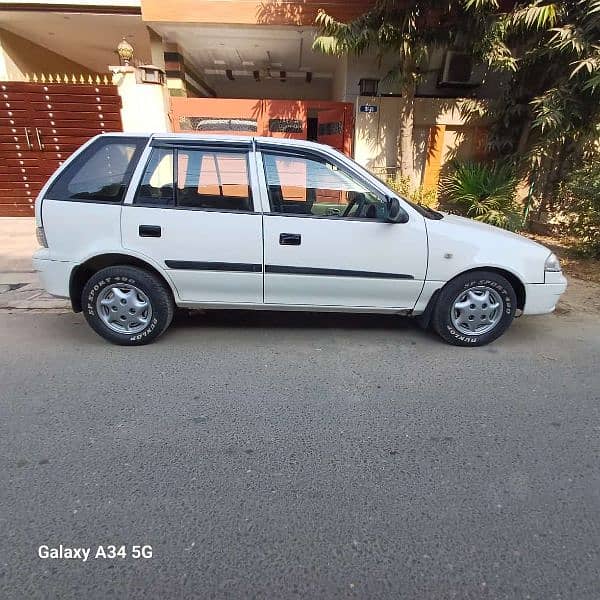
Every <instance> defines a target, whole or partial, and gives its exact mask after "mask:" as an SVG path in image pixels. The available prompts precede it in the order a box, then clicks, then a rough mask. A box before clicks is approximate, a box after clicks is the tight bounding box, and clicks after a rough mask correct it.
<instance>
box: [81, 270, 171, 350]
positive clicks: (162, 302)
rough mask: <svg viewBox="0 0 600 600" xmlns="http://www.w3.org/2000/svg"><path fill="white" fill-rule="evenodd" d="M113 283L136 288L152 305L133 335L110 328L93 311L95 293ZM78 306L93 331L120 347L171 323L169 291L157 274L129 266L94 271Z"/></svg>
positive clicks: (140, 341) (145, 340)
mask: <svg viewBox="0 0 600 600" xmlns="http://www.w3.org/2000/svg"><path fill="white" fill-rule="evenodd" d="M117 282H121V283H123V284H124V285H125V286H127V285H133V286H135V287H136V288H138V290H140V291H141V292H143V294H145V295H146V296H147V299H148V300H149V302H150V306H151V308H152V314H151V316H150V319H149V322H148V324H147V325H146V327H145V328H144V329H142V330H139V331H136V332H135V333H134V334H132V333H130V332H118V331H114V330H112V329H111V328H110V327H109V326H108V325H107V324H106V323H105V322H104V321H103V320H102V318H101V317H100V316H99V315H98V312H97V307H96V303H97V298H98V295H99V294H101V293H102V291H103V290H105V289H106V288H107V287H110V286H114V284H115V283H117ZM81 306H82V308H83V314H84V315H85V318H86V320H87V322H88V323H89V325H90V327H91V328H92V329H93V330H94V331H95V332H96V333H98V334H99V335H101V336H102V337H103V338H104V339H106V340H108V341H109V342H113V343H114V344H119V345H122V346H141V345H143V344H148V343H150V342H152V341H153V340H155V339H156V338H157V337H159V336H160V335H162V334H163V333H164V332H165V330H166V329H167V327H168V326H169V325H170V324H171V321H172V319H173V313H174V308H175V307H174V302H173V296H172V294H171V290H170V289H169V288H168V286H167V285H166V284H165V283H164V282H163V281H162V280H161V279H160V278H159V277H157V276H156V275H155V274H154V273H151V272H149V271H146V270H144V269H140V268H139V267H132V266H129V265H120V266H115V267H106V268H105V269H101V270H100V271H98V272H97V273H94V274H93V275H92V276H91V277H90V278H89V280H88V281H87V283H86V284H85V286H84V288H83V292H82V294H81Z"/></svg>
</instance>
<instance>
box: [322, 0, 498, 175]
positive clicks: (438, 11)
mask: <svg viewBox="0 0 600 600" xmlns="http://www.w3.org/2000/svg"><path fill="white" fill-rule="evenodd" d="M469 4H473V5H470V6H468V5H469ZM478 4H479V2H478V1H476V2H474V3H469V2H465V1H463V2H450V1H445V2H444V1H435V0H433V1H432V0H430V1H425V2H422V1H415V0H410V1H406V0H376V2H375V4H374V5H373V6H372V7H371V8H369V9H368V10H366V12H365V13H364V14H363V15H362V16H360V17H359V18H357V19H355V20H354V21H352V22H350V23H342V22H340V21H337V20H335V19H334V18H333V17H331V16H330V15H328V14H326V13H325V12H321V13H319V15H318V16H317V25H318V27H319V30H320V31H319V36H318V37H317V38H316V40H315V42H314V45H313V47H314V48H315V49H316V50H320V51H321V52H324V53H327V54H334V55H345V54H354V55H360V54H363V53H365V52H369V51H373V52H376V53H377V54H378V56H379V57H380V58H382V57H383V56H384V55H389V56H391V57H392V58H393V60H394V67H393V68H392V69H391V70H390V72H389V73H388V78H390V79H394V80H396V81H397V82H398V84H399V86H400V89H401V91H402V97H403V103H402V109H401V114H400V115H399V117H400V136H399V166H400V173H401V175H402V176H404V177H407V176H408V177H412V175H413V168H414V164H413V162H414V161H413V152H414V150H413V148H414V141H413V124H414V98H415V92H416V87H417V84H418V82H419V80H420V79H421V77H422V74H421V70H422V67H423V65H424V64H426V61H427V57H428V55H429V53H430V52H431V50H432V49H434V48H436V47H448V46H453V47H455V48H457V49H458V48H459V47H460V48H461V49H465V50H466V49H469V48H470V47H471V46H472V45H473V43H474V42H475V41H476V40H478V39H480V35H481V32H482V31H483V26H484V24H485V17H486V16H487V14H488V13H489V12H490V11H492V10H494V8H493V7H490V6H488V5H487V3H486V2H483V5H482V6H481V7H480V6H479V5H478Z"/></svg>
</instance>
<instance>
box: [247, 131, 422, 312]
mask: <svg viewBox="0 0 600 600" xmlns="http://www.w3.org/2000/svg"><path fill="white" fill-rule="evenodd" d="M259 149H260V152H259V153H258V154H257V160H258V164H259V171H260V173H261V178H262V186H263V191H264V194H263V195H264V197H265V198H267V199H268V203H269V212H267V213H266V214H265V216H264V244H265V250H264V254H265V303H267V304H282V305H309V306H320V307H350V308H361V307H365V308H386V309H387V308H396V309H411V308H413V307H414V305H415V303H416V300H417V298H418V296H419V294H420V292H421V289H422V287H423V281H424V279H425V272H426V268H427V237H426V231H425V223H424V220H423V217H421V216H420V215H418V214H416V212H415V211H410V214H409V218H408V221H407V222H406V223H388V222H386V221H385V209H386V198H385V195H384V194H382V193H381V192H380V191H378V190H377V189H376V187H375V186H373V184H372V183H371V184H369V182H368V181H367V179H366V178H364V177H363V178H361V176H360V174H359V172H358V171H355V170H354V169H350V168H349V167H348V166H347V165H345V164H344V160H341V159H337V158H336V157H335V155H334V154H335V153H334V152H333V151H332V152H331V153H330V152H327V153H320V152H318V151H313V150H300V151H297V150H292V149H290V148H288V149H287V150H284V149H282V147H281V146H274V145H269V144H266V143H265V144H262V145H260V146H259Z"/></svg>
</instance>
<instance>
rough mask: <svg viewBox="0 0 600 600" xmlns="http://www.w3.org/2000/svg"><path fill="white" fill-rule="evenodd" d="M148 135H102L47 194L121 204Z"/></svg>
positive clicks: (66, 170) (69, 166)
mask: <svg viewBox="0 0 600 600" xmlns="http://www.w3.org/2000/svg"><path fill="white" fill-rule="evenodd" d="M147 142H148V140H147V138H141V137H140V138H125V137H116V136H115V137H109V136H107V137H101V138H99V139H98V140H96V141H95V142H93V143H92V144H91V145H90V146H88V147H87V148H86V149H85V150H84V151H83V152H82V153H81V155H79V156H78V157H76V159H75V160H74V161H73V162H72V163H71V164H69V165H68V166H67V168H66V169H65V170H64V171H63V172H62V173H61V174H60V175H59V176H58V179H56V181H55V182H54V183H53V184H52V185H51V186H50V188H49V190H48V193H47V194H46V197H47V198H49V199H55V200H80V201H87V202H109V203H114V204H119V203H120V202H121V201H122V200H123V197H124V195H125V191H126V190H127V186H128V185H129V180H130V178H131V175H132V173H133V170H134V169H135V165H136V163H137V161H138V159H139V155H140V154H141V152H142V150H143V149H144V146H145V145H146V143H147Z"/></svg>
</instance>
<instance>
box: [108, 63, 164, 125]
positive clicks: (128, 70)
mask: <svg viewBox="0 0 600 600" xmlns="http://www.w3.org/2000/svg"><path fill="white" fill-rule="evenodd" d="M109 70H110V71H111V73H112V80H113V84H114V85H116V86H117V88H118V91H119V95H120V96H121V101H122V103H123V107H122V108H121V120H122V122H123V131H131V132H144V133H155V132H157V133H161V132H165V131H171V130H172V127H171V123H170V121H169V93H168V90H167V87H166V86H165V85H161V84H157V83H142V82H141V79H140V77H141V75H140V72H139V70H138V69H136V68H134V67H109Z"/></svg>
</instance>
